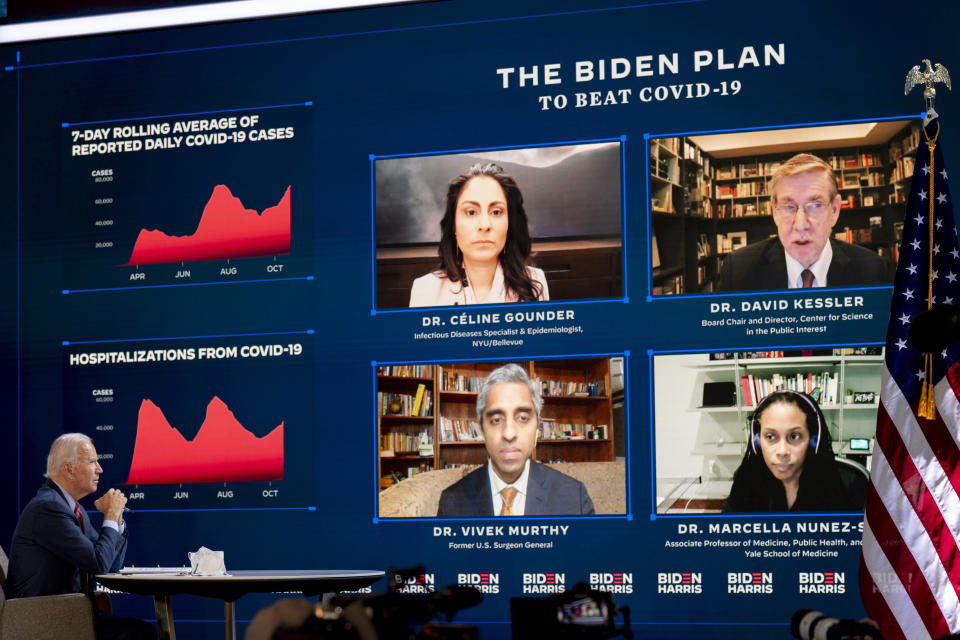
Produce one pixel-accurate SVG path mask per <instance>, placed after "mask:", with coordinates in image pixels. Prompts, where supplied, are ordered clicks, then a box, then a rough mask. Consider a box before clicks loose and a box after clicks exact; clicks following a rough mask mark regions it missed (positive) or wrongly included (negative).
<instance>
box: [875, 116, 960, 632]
mask: <svg viewBox="0 0 960 640" xmlns="http://www.w3.org/2000/svg"><path fill="white" fill-rule="evenodd" d="M939 132H940V124H939V120H938V119H936V118H935V119H933V120H932V121H930V122H928V123H925V125H924V127H923V131H921V134H922V135H921V136H920V143H919V145H918V147H917V159H916V163H915V165H914V166H915V169H914V175H913V180H912V185H911V188H910V196H909V198H908V201H907V212H906V219H905V220H904V226H903V241H902V243H901V248H900V258H899V261H898V264H897V274H896V279H895V282H894V289H893V300H892V302H891V305H890V324H889V326H888V329H887V340H886V349H885V355H884V366H883V374H882V383H881V384H882V386H881V392H880V407H879V409H878V411H877V433H876V440H875V443H874V448H873V462H872V467H871V473H870V487H869V491H868V495H867V505H866V514H865V520H864V530H863V551H862V555H861V558H860V597H861V599H862V600H863V604H864V606H865V608H866V610H867V613H868V615H869V616H870V617H871V618H873V619H874V620H875V621H877V622H878V624H879V625H880V629H881V631H882V632H883V634H884V636H885V637H886V638H887V639H888V640H890V639H892V638H903V639H909V640H923V639H927V638H933V639H937V638H942V637H943V636H946V635H949V634H950V633H955V632H957V631H958V630H960V587H958V584H960V446H958V442H960V436H958V432H960V401H958V396H960V347H958V345H956V344H953V345H950V346H949V347H948V348H946V349H943V350H942V351H940V352H939V353H933V354H929V355H928V354H924V353H923V352H920V351H918V350H917V349H915V348H914V347H913V346H912V345H911V343H910V341H909V339H908V337H907V332H908V330H909V328H910V324H911V322H912V321H913V319H914V318H915V317H916V316H917V314H918V313H921V312H923V311H926V310H927V309H928V306H929V305H928V300H929V299H930V298H931V297H932V301H931V302H932V304H934V305H936V304H954V305H960V250H958V247H957V231H956V227H955V224H954V218H953V210H952V205H951V200H950V192H949V189H948V181H947V177H948V174H947V170H946V168H945V166H944V163H943V154H942V153H941V149H940V145H939ZM931 148H933V153H932V155H931V152H930V150H931ZM931 294H932V295H931Z"/></svg>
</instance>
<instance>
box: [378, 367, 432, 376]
mask: <svg viewBox="0 0 960 640" xmlns="http://www.w3.org/2000/svg"><path fill="white" fill-rule="evenodd" d="M377 375H378V376H390V377H395V378H432V377H433V365H432V364H403V365H390V366H379V367H377Z"/></svg>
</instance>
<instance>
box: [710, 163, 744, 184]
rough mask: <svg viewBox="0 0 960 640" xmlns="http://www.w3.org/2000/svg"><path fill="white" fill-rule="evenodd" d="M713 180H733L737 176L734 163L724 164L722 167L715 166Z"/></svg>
mask: <svg viewBox="0 0 960 640" xmlns="http://www.w3.org/2000/svg"><path fill="white" fill-rule="evenodd" d="M713 177H714V179H715V180H733V179H734V178H738V177H739V176H738V175H737V167H736V166H734V165H726V166H722V167H717V168H716V172H715V173H714V175H713Z"/></svg>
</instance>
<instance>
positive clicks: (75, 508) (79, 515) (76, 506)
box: [73, 502, 87, 533]
mask: <svg viewBox="0 0 960 640" xmlns="http://www.w3.org/2000/svg"><path fill="white" fill-rule="evenodd" d="M73 515H75V516H77V520H79V521H80V531H82V532H83V533H86V532H87V530H86V528H85V527H84V526H83V514H82V513H81V512H80V503H79V502H78V503H76V504H74V505H73Z"/></svg>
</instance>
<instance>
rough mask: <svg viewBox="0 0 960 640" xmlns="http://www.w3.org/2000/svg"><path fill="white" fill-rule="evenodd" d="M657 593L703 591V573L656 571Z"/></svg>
mask: <svg viewBox="0 0 960 640" xmlns="http://www.w3.org/2000/svg"><path fill="white" fill-rule="evenodd" d="M627 593H629V591H628V592H627ZM657 593H703V574H702V573H699V572H696V573H694V572H690V571H685V572H681V573H677V572H673V573H658V574H657Z"/></svg>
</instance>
